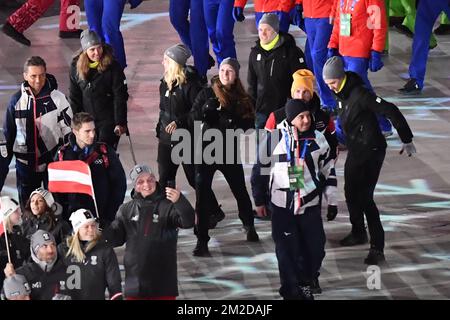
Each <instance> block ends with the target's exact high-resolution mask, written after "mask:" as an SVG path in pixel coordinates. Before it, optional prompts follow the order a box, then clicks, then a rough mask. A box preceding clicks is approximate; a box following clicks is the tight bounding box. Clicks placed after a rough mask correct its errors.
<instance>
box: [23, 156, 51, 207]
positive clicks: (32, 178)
mask: <svg viewBox="0 0 450 320" xmlns="http://www.w3.org/2000/svg"><path fill="white" fill-rule="evenodd" d="M16 180H17V181H16V183H17V192H18V193H19V203H20V206H21V208H22V210H24V208H25V204H26V203H27V201H28V198H29V197H30V194H31V192H33V191H34V190H36V189H37V188H39V187H42V186H43V187H44V188H45V189H48V172H47V170H45V171H44V172H35V171H34V170H33V169H31V168H30V167H29V166H27V165H25V164H23V163H21V162H20V161H18V160H16Z"/></svg>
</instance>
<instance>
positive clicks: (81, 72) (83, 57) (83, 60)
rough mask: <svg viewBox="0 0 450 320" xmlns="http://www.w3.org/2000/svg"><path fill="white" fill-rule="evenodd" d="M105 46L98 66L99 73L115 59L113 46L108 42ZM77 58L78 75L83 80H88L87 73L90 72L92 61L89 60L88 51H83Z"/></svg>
mask: <svg viewBox="0 0 450 320" xmlns="http://www.w3.org/2000/svg"><path fill="white" fill-rule="evenodd" d="M102 48H103V54H102V57H101V58H100V61H99V64H98V66H97V71H98V72H99V73H102V72H105V71H106V69H108V67H109V66H110V65H111V63H112V62H113V60H114V57H113V53H112V48H111V47H110V46H108V45H106V44H103V45H102ZM75 59H77V76H78V78H80V79H81V80H86V79H87V75H88V72H89V69H90V67H89V64H90V63H91V62H92V61H91V60H89V57H88V55H87V53H86V51H81V52H80V53H79V54H78V55H77V56H75Z"/></svg>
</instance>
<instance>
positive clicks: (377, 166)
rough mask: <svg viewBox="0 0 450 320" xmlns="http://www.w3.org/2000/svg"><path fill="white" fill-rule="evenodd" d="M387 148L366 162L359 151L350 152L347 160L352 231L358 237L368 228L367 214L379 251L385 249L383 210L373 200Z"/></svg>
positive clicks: (373, 244)
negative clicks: (365, 221) (356, 152)
mask: <svg viewBox="0 0 450 320" xmlns="http://www.w3.org/2000/svg"><path fill="white" fill-rule="evenodd" d="M385 155H386V150H385V149H383V150H377V151H375V152H373V153H372V155H371V156H370V157H368V158H367V159H366V160H364V161H362V160H361V157H360V155H359V154H353V153H351V152H350V151H349V153H348V155H347V160H346V161H345V168H344V179H345V186H344V190H345V200H346V202H347V208H348V212H349V215H350V222H351V224H352V233H353V234H354V235H356V236H358V235H361V234H362V233H364V232H365V231H364V230H365V227H364V215H365V216H366V219H367V225H368V226H369V233H370V245H371V247H374V248H376V249H378V250H383V249H384V230H383V226H382V225H381V220H380V213H379V211H378V208H377V206H376V204H375V201H374V200H373V193H374V191H375V186H376V184H377V181H378V177H379V176H380V171H381V167H382V166H383V161H384V157H385Z"/></svg>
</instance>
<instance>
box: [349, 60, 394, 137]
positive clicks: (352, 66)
mask: <svg viewBox="0 0 450 320" xmlns="http://www.w3.org/2000/svg"><path fill="white" fill-rule="evenodd" d="M342 58H343V59H344V69H345V71H353V72H354V73H357V74H358V75H359V76H360V77H361V78H362V80H363V81H364V84H365V86H366V88H367V89H369V90H370V91H372V92H373V88H372V85H371V84H370V81H369V78H368V75H367V70H369V59H366V58H355V57H342ZM377 118H378V123H379V125H380V129H381V131H383V132H389V131H392V124H391V122H390V121H389V120H388V119H386V117H385V116H381V115H377Z"/></svg>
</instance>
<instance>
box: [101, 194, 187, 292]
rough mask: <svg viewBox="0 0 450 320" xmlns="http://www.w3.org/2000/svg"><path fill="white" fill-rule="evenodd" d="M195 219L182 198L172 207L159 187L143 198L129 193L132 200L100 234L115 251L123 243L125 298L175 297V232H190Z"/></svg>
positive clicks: (176, 282)
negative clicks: (189, 229) (124, 246)
mask: <svg viewBox="0 0 450 320" xmlns="http://www.w3.org/2000/svg"><path fill="white" fill-rule="evenodd" d="M194 219H195V213H194V208H192V206H191V204H190V203H189V201H188V200H187V199H186V198H185V197H184V196H183V195H180V199H179V200H178V201H177V202H176V203H172V202H171V201H169V200H167V199H166V198H165V193H163V192H162V190H160V188H159V185H158V187H157V191H155V192H154V193H153V194H152V195H150V196H148V197H146V198H143V197H142V196H141V195H140V194H139V193H132V200H131V201H129V202H127V203H124V204H123V205H122V206H121V207H120V208H119V212H118V213H117V217H116V220H114V221H113V223H111V225H110V226H109V228H108V229H106V230H105V231H104V232H103V236H104V238H105V240H106V241H107V242H109V243H110V244H111V245H113V246H114V247H118V246H122V245H123V244H125V243H126V248H125V256H124V265H125V296H127V297H161V296H177V295H178V277H177V240H178V228H192V227H193V226H194Z"/></svg>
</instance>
